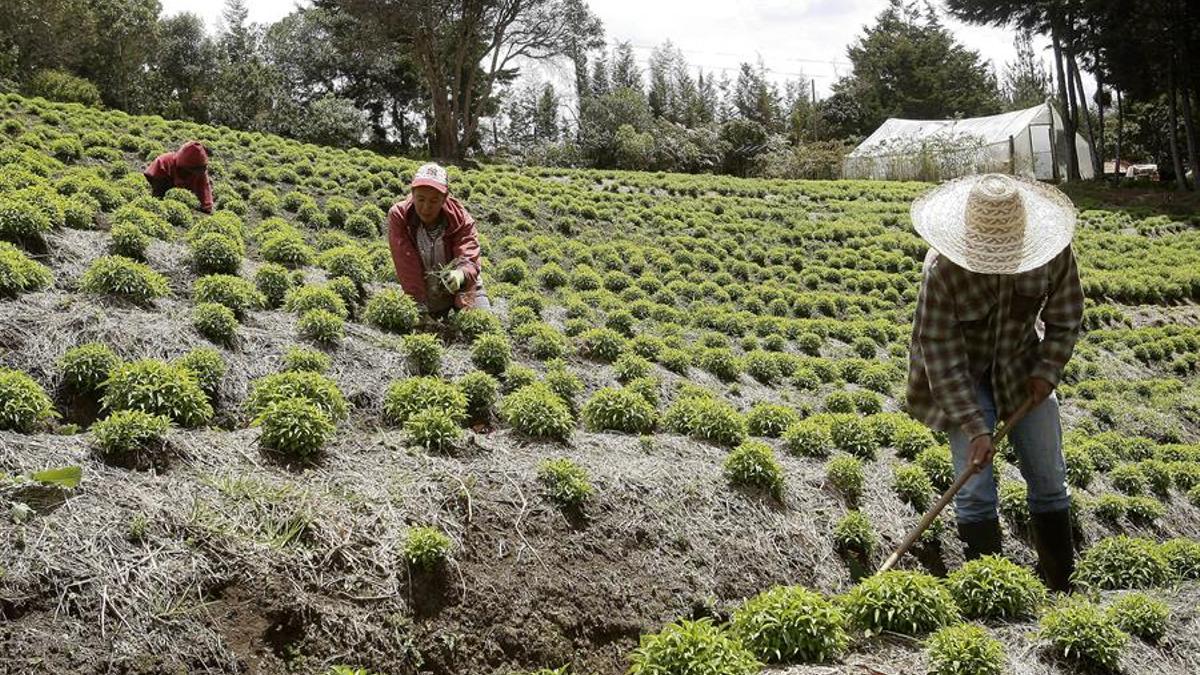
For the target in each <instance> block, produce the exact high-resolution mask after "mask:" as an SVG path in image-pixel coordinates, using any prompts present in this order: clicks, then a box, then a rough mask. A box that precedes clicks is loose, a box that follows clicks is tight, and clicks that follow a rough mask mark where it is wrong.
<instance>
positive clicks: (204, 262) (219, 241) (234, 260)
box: [191, 232, 245, 274]
mask: <svg viewBox="0 0 1200 675" xmlns="http://www.w3.org/2000/svg"><path fill="white" fill-rule="evenodd" d="M191 245H192V258H191V260H192V269H194V270H196V272H198V273H200V274H237V271H238V268H240V267H241V266H242V253H243V250H244V248H245V247H244V245H243V244H242V243H241V241H240V240H235V239H232V238H230V237H227V236H225V235H223V234H219V233H217V232H209V233H208V234H204V235H201V236H200V237H198V238H196V239H195V240H193V241H192V242H191Z"/></svg>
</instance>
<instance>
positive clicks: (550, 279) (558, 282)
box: [534, 262, 568, 290]
mask: <svg viewBox="0 0 1200 675" xmlns="http://www.w3.org/2000/svg"><path fill="white" fill-rule="evenodd" d="M534 279H535V280H536V281H537V283H538V284H540V285H541V286H543V287H545V288H549V289H551V290H553V289H555V288H561V287H562V286H565V285H566V284H567V281H568V277H567V273H566V271H565V270H563V268H562V266H561V265H559V264H558V263H555V262H549V263H546V264H545V265H542V266H541V267H540V268H538V271H537V272H536V273H535V274H534Z"/></svg>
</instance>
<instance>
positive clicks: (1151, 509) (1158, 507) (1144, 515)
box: [1125, 497, 1167, 524]
mask: <svg viewBox="0 0 1200 675" xmlns="http://www.w3.org/2000/svg"><path fill="white" fill-rule="evenodd" d="M1125 513H1126V514H1127V515H1128V516H1129V518H1130V520H1135V521H1137V522H1140V523H1143V524H1148V523H1153V522H1154V521H1156V520H1158V519H1159V518H1162V517H1163V516H1165V515H1167V507H1166V506H1163V503H1162V502H1160V501H1158V500H1157V499H1155V498H1153V497H1125Z"/></svg>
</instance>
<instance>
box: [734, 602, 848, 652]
mask: <svg viewBox="0 0 1200 675" xmlns="http://www.w3.org/2000/svg"><path fill="white" fill-rule="evenodd" d="M845 624H846V618H845V615H843V614H842V611H841V610H840V609H838V608H837V606H835V605H834V604H833V603H831V602H829V601H828V600H826V599H825V598H824V597H822V596H821V594H820V593H814V592H813V591H810V590H808V589H806V588H803V587H801V586H776V587H775V588H772V589H770V590H768V591H764V592H762V593H759V594H758V595H756V596H754V597H753V598H750V599H749V600H747V601H746V602H745V603H744V604H743V605H742V606H741V607H740V608H738V609H737V611H735V612H734V613H733V618H732V620H731V621H730V631H731V632H732V633H733V634H734V635H736V636H737V637H738V638H739V639H740V640H741V641H742V644H744V645H746V647H748V648H749V649H750V651H751V652H753V653H754V654H755V655H757V656H758V658H760V659H762V660H764V661H767V662H775V663H788V662H794V661H817V662H822V661H828V660H830V659H834V658H836V657H837V656H838V655H839V654H841V653H842V652H843V651H845V650H846V647H847V646H848V645H849V642H850V639H849V636H847V634H846V627H845Z"/></svg>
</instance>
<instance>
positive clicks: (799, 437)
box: [783, 419, 833, 457]
mask: <svg viewBox="0 0 1200 675" xmlns="http://www.w3.org/2000/svg"><path fill="white" fill-rule="evenodd" d="M783 445H784V447H786V448H787V449H788V451H789V452H791V453H793V454H797V455H803V456H805V457H826V456H828V455H829V453H830V451H831V450H832V449H833V439H832V438H831V437H830V436H829V429H828V428H827V427H826V426H825V425H824V424H821V423H820V422H819V421H817V420H811V419H808V420H801V421H799V422H797V423H795V424H793V425H791V426H789V427H788V428H787V431H784V432H783Z"/></svg>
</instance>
